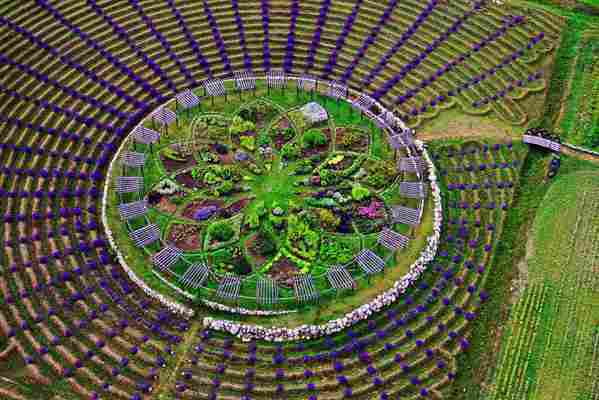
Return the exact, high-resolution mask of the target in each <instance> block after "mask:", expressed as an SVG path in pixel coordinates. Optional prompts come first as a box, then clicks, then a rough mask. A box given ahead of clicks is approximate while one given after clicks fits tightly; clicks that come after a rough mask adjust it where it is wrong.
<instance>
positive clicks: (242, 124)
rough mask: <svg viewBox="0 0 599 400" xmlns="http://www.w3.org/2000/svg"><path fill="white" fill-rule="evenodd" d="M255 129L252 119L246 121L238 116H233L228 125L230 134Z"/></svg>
mask: <svg viewBox="0 0 599 400" xmlns="http://www.w3.org/2000/svg"><path fill="white" fill-rule="evenodd" d="M255 129H256V125H255V124H254V123H253V122H252V121H246V120H244V119H243V118H241V117H240V116H235V117H233V121H231V125H230V126H229V133H230V134H231V135H239V134H240V133H242V132H249V131H254V130H255Z"/></svg>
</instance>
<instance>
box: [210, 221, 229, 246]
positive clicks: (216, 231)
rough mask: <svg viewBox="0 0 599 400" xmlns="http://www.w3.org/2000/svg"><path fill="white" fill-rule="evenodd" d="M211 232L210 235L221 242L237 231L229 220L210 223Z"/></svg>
mask: <svg viewBox="0 0 599 400" xmlns="http://www.w3.org/2000/svg"><path fill="white" fill-rule="evenodd" d="M209 232H210V237H211V238H212V239H214V240H217V241H219V242H226V241H227V240H230V239H231V238H232V237H233V236H234V235H235V231H234V230H233V228H232V227H231V224H230V223H228V222H219V223H216V224H213V225H210V228H209Z"/></svg>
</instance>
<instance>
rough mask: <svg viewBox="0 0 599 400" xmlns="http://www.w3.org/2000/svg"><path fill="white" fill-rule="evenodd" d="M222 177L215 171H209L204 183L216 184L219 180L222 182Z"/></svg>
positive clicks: (205, 175)
mask: <svg viewBox="0 0 599 400" xmlns="http://www.w3.org/2000/svg"><path fill="white" fill-rule="evenodd" d="M220 181H221V178H220V177H219V176H218V175H216V174H215V173H214V172H211V171H208V172H206V173H205V174H204V183H205V184H206V185H214V184H215V183H217V182H220Z"/></svg>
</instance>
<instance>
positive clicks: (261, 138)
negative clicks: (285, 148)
mask: <svg viewBox="0 0 599 400" xmlns="http://www.w3.org/2000/svg"><path fill="white" fill-rule="evenodd" d="M271 143H272V140H271V139H270V136H268V135H267V134H264V133H262V134H260V135H258V140H257V144H258V146H270V144H271Z"/></svg>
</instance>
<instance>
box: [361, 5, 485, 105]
mask: <svg viewBox="0 0 599 400" xmlns="http://www.w3.org/2000/svg"><path fill="white" fill-rule="evenodd" d="M484 3H485V0H481V1H477V2H476V3H474V5H473V7H472V10H468V11H466V12H465V13H464V14H463V15H462V16H461V17H458V18H457V19H456V20H455V21H454V23H453V24H452V25H451V27H450V28H449V29H447V30H446V31H445V32H443V33H442V34H441V35H440V36H439V37H437V38H436V39H435V40H434V41H433V43H432V44H429V45H428V46H426V49H425V50H424V51H423V52H421V53H420V54H419V55H418V56H416V57H415V58H414V59H412V61H410V62H409V63H408V64H407V65H405V66H403V67H402V68H401V70H400V72H399V73H398V74H396V75H395V76H394V77H393V78H391V79H390V80H388V81H387V82H385V84H384V85H383V86H382V87H380V88H378V89H377V90H375V91H374V93H373V94H372V97H373V98H374V99H376V100H379V99H380V98H381V97H383V96H384V95H385V94H387V93H388V92H389V91H390V90H391V89H392V88H393V87H394V86H395V85H397V84H398V83H399V82H400V81H401V80H402V79H403V78H405V77H406V75H407V74H409V73H410V72H411V71H412V70H413V69H415V68H416V67H417V66H418V65H420V63H422V62H423V61H424V60H425V59H426V58H427V57H428V56H429V55H430V54H432V53H433V52H434V51H435V49H436V48H437V47H439V46H440V45H441V44H442V43H443V42H445V41H446V40H447V39H448V38H449V36H451V35H452V34H454V33H457V32H458V31H459V30H460V28H461V27H462V26H463V25H464V23H465V22H466V21H467V20H468V19H469V18H470V17H471V16H473V15H474V14H475V13H476V10H478V9H480V8H481V7H482V5H483V4H484Z"/></svg>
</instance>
